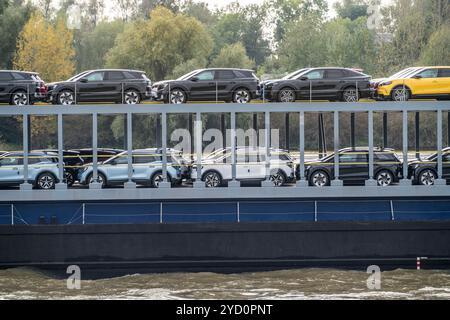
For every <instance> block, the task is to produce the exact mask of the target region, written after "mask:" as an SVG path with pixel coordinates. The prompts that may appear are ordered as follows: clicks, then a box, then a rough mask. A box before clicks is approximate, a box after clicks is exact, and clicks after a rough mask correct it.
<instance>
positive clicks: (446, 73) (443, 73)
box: [439, 69, 450, 78]
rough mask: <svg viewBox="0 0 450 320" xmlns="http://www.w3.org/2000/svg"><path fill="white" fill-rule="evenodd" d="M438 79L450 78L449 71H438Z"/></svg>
mask: <svg viewBox="0 0 450 320" xmlns="http://www.w3.org/2000/svg"><path fill="white" fill-rule="evenodd" d="M439 77H440V78H450V69H440V70H439Z"/></svg>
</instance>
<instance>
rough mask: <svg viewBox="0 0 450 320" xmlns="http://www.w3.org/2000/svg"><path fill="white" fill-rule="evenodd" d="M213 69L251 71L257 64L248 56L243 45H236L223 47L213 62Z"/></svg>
mask: <svg viewBox="0 0 450 320" xmlns="http://www.w3.org/2000/svg"><path fill="white" fill-rule="evenodd" d="M211 67H215V68H243V69H251V68H254V67H255V62H254V61H252V60H250V58H249V57H248V56H247V54H246V51H245V48H244V46H243V45H242V43H235V44H232V45H226V46H225V47H223V48H222V50H220V53H219V55H218V56H217V57H216V58H215V59H214V60H213V61H212V63H211Z"/></svg>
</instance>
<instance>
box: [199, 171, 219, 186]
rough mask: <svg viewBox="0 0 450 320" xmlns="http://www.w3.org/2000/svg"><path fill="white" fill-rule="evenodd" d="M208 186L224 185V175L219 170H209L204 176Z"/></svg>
mask: <svg viewBox="0 0 450 320" xmlns="http://www.w3.org/2000/svg"><path fill="white" fill-rule="evenodd" d="M203 181H205V186H206V187H207V188H218V187H220V186H221V185H222V177H221V176H220V175H219V174H218V173H217V172H208V173H206V174H205V175H204V176H203Z"/></svg>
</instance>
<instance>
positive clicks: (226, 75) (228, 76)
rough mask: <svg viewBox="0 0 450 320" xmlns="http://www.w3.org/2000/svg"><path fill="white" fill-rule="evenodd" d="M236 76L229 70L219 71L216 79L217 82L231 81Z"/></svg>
mask: <svg viewBox="0 0 450 320" xmlns="http://www.w3.org/2000/svg"><path fill="white" fill-rule="evenodd" d="M235 78H236V76H235V74H234V72H233V71H231V70H223V71H219V72H218V75H217V79H219V80H232V79H235Z"/></svg>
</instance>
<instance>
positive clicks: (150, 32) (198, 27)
mask: <svg viewBox="0 0 450 320" xmlns="http://www.w3.org/2000/svg"><path fill="white" fill-rule="evenodd" d="M211 48H212V39H211V37H210V35H209V34H208V32H207V31H206V29H205V27H204V26H203V24H202V23H201V22H199V21H198V20H196V19H194V18H192V17H187V16H185V15H183V14H174V13H173V12H171V11H170V10H168V9H167V8H164V7H158V8H156V9H155V10H153V11H152V13H151V15H150V20H148V21H143V20H139V21H135V22H133V23H131V24H129V25H127V26H126V28H125V30H124V32H123V33H121V34H119V35H118V37H117V39H116V43H115V46H114V48H112V49H111V50H110V51H109V52H108V55H107V66H109V67H126V68H137V69H142V70H145V71H147V73H148V74H149V75H150V76H151V77H152V79H156V80H162V79H164V78H165V77H166V76H167V75H169V74H171V73H172V72H173V70H174V68H175V66H178V65H180V64H181V63H183V62H185V61H188V60H191V59H194V58H206V57H208V56H209V54H210V52H211Z"/></svg>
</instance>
